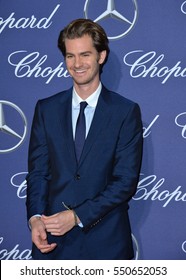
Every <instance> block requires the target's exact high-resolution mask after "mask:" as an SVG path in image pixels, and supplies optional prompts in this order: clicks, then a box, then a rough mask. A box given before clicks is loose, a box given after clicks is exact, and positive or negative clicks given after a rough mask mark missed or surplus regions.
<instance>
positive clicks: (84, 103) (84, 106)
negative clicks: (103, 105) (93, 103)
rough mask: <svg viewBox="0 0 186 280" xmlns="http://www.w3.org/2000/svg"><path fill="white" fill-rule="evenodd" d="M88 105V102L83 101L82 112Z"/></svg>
mask: <svg viewBox="0 0 186 280" xmlns="http://www.w3.org/2000/svg"><path fill="white" fill-rule="evenodd" d="M87 105H88V103H87V102H86V101H83V102H81V103H80V111H84V110H85V108H86V107H87Z"/></svg>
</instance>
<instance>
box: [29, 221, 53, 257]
mask: <svg viewBox="0 0 186 280" xmlns="http://www.w3.org/2000/svg"><path fill="white" fill-rule="evenodd" d="M30 225H31V231H32V241H33V243H34V244H35V245H36V247H37V248H38V249H39V250H40V251H41V252H42V253H48V252H50V251H52V250H54V248H55V247H56V246H57V244H56V243H52V244H48V241H47V234H46V229H45V225H44V223H43V222H42V220H41V218H40V217H32V218H31V219H30Z"/></svg>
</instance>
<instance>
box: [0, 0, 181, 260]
mask: <svg viewBox="0 0 186 280" xmlns="http://www.w3.org/2000/svg"><path fill="white" fill-rule="evenodd" d="M112 4H114V5H115V9H114V6H112ZM104 12H105V13H104ZM82 17H83V18H84V17H88V18H91V19H93V20H95V21H98V22H99V23H100V24H101V25H102V26H103V27H104V28H105V30H106V32H107V35H108V37H109V40H110V48H111V53H110V57H109V60H108V63H107V65H106V66H105V68H104V73H103V75H102V80H103V83H104V84H105V85H106V86H107V87H108V88H111V89H113V90H115V91H117V92H119V93H120V94H121V95H124V96H126V97H127V98H130V99H132V100H134V101H136V102H138V103H139V105H140V107H141V111H142V119H143V126H144V154H143V163H142V168H141V175H140V181H139V184H138V189H137V193H136V195H135V196H134V198H133V199H132V201H131V203H130V217H131V223H132V232H133V241H134V247H135V252H136V256H135V258H136V259H148V260H150V259H159V260H162V259H186V218H185V209H186V173H185V166H186V156H185V152H186V89H185V88H186V87H185V85H186V79H185V78H186V51H185V46H186V1H184V0H164V1H162V0H148V1H144V0H115V1H108V0H101V1H100V0H86V1H85V0H77V1H73V0H61V1H60V0H52V1H51V0H40V1H38V0H32V1H29V0H16V1H14V0H9V1H7V0H0V55H1V57H0V69H1V71H0V259H30V258H31V257H30V249H31V237H30V232H29V229H28V227H27V221H26V208H25V197H26V187H27V186H26V181H25V175H26V173H27V150H28V142H29V135H30V127H31V122H32V117H33V112H34V107H35V104H36V101H37V100H38V99H40V98H44V97H47V96H50V95H53V94H55V93H57V92H59V91H61V90H63V89H65V88H67V87H69V86H71V84H72V81H71V79H70V77H69V75H68V72H67V70H66V66H65V64H64V60H63V57H62V55H61V53H60V52H59V50H58V49H57V38H58V34H59V31H60V30H61V29H62V28H63V27H64V26H65V25H66V24H68V23H69V22H70V21H71V20H73V19H75V18H82ZM116 230H117V229H116ZM111 243H112V242H111Z"/></svg>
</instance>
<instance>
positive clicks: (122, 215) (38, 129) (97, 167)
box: [26, 87, 142, 260]
mask: <svg viewBox="0 0 186 280" xmlns="http://www.w3.org/2000/svg"><path fill="white" fill-rule="evenodd" d="M71 106H72V88H71V89H69V90H67V91H63V92H61V93H58V94H56V95H54V96H51V97H49V98H46V99H43V100H41V101H39V102H38V103H37V106H36V110H35V115H34V119H33V124H32V132H31V140H30V146H29V173H28V176H27V184H28V186H27V202H26V204H27V213H28V219H29V218H30V217H31V216H33V215H35V214H42V213H44V214H45V215H52V214H55V213H57V212H60V211H63V210H66V209H65V208H64V206H63V202H64V203H65V204H66V205H67V206H68V207H70V208H73V209H74V210H75V212H76V214H77V215H78V217H79V218H80V220H81V222H82V223H83V226H84V227H83V228H80V227H78V226H76V227H74V228H73V229H72V230H71V231H70V232H68V233H67V234H65V235H64V236H60V237H56V236H52V235H50V234H48V240H49V242H56V243H57V244H58V246H57V247H56V248H55V250H53V251H52V252H50V253H48V254H42V253H40V251H39V250H38V249H37V248H36V247H35V246H34V245H33V251H32V253H33V258H34V259H66V260H67V259H89V260H90V259H97V260H98V259H105V260H106V259H113V260H114V259H131V258H133V248H132V240H131V229H130V222H129V218H128V201H129V200H130V199H131V197H132V195H134V193H135V191H136V186H137V181H138V175H139V170H140V163H141V154H142V123H141V116H140V109H139V106H138V105H137V104H136V103H134V102H132V101H130V100H128V99H126V98H124V97H122V96H120V95H118V94H117V93H114V92H111V91H109V90H107V89H106V88H105V87H103V88H102V91H101V94H100V97H99V99H98V104H97V107H96V111H95V114H94V117H93V121H92V124H91V127H90V130H89V133H88V136H87V138H86V141H85V146H84V149H83V152H82V155H81V158H80V161H79V163H77V161H76V157H75V150H74V140H73V133H72V112H71V111H72V108H71Z"/></svg>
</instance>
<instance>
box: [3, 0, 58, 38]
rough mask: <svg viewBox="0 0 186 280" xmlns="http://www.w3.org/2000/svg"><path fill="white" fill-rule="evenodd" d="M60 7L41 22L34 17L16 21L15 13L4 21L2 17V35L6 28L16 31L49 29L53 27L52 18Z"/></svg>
mask: <svg viewBox="0 0 186 280" xmlns="http://www.w3.org/2000/svg"><path fill="white" fill-rule="evenodd" d="M59 7H60V5H57V6H56V7H55V8H54V10H53V11H52V13H51V14H50V15H49V16H48V17H43V18H41V19H39V20H38V19H37V18H36V17H35V16H34V15H32V16H31V17H30V18H26V17H22V18H19V19H16V18H15V13H14V12H13V13H11V14H10V16H9V17H8V18H7V19H3V18H2V17H0V33H2V32H3V30H4V29H5V28H6V27H8V28H15V29H20V28H22V29H26V28H32V29H33V28H37V29H47V28H49V27H50V26H51V24H52V18H53V17H54V15H55V13H56V12H57V10H58V9H59Z"/></svg>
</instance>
